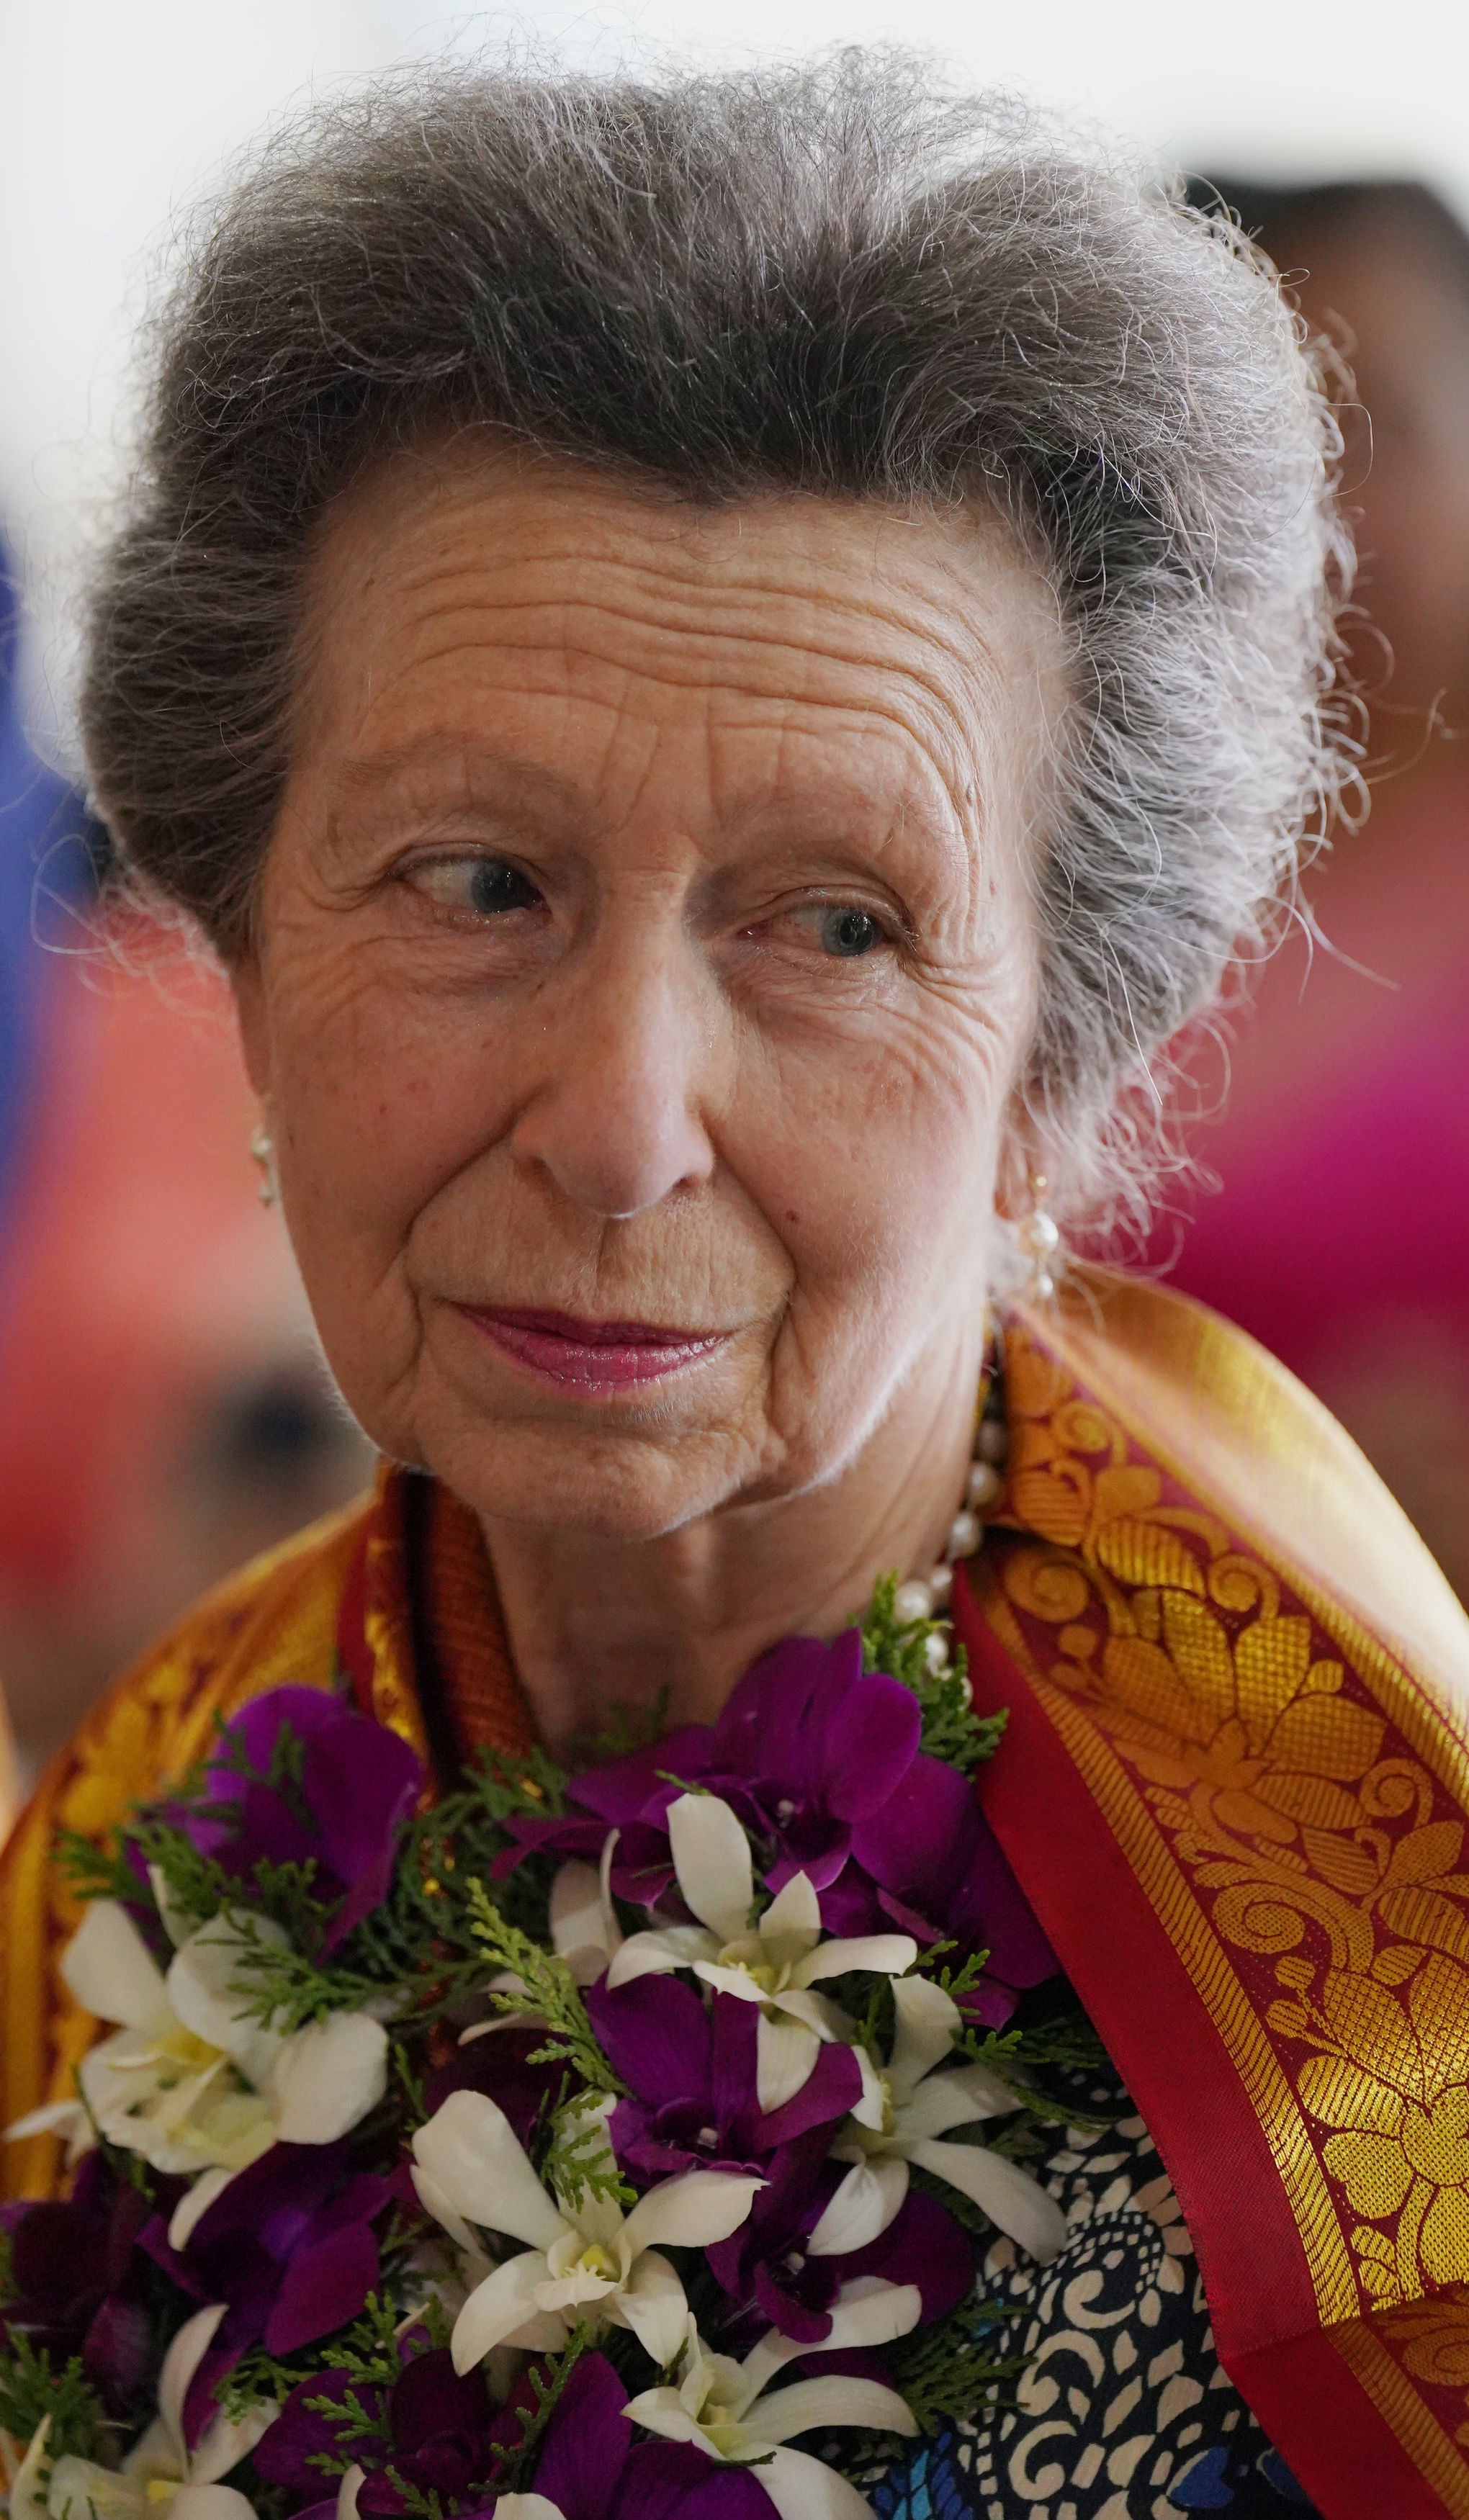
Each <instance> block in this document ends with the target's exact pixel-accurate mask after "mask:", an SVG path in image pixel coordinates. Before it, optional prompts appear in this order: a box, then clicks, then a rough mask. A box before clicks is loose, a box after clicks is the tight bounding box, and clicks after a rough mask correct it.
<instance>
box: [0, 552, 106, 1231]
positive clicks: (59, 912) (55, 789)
mask: <svg viewBox="0 0 1469 2520" xmlns="http://www.w3.org/2000/svg"><path fill="white" fill-rule="evenodd" d="M20 645H21V604H20V592H19V588H18V586H17V583H16V577H15V572H14V570H13V568H12V566H11V564H10V562H9V560H8V557H7V554H6V551H5V547H4V544H3V543H0V1236H3V1235H4V1232H5V1229H6V1223H7V1218H8V1213H9V1210H10V1205H11V1200H12V1196H13V1193H14V1191H15V1187H16V1182H17V1179H18V1177H19V1173H20V1167H21V1162H22V1158H23V1153H24V1149H25V1143H26V1136H27V1132H28V1129H29V1126H30V1123H31V1119H32V1117H33V1114H34V1111H35V1107H36V1096H37V1090H38V1086H39V1082H40V1072H41V1064H42V1058H43V1040H44V1024H43V1010H44V1004H45V998H46V993H47V986H48V982H49V980H50V979H51V978H52V977H53V975H54V967H53V965H52V964H51V961H50V955H49V952H48V948H47V945H46V943H45V942H44V941H43V940H44V938H45V935H46V932H47V927H48V923H49V925H50V927H51V929H52V931H53V933H55V931H56V929H57V926H58V922H59V919H64V918H65V905H66V904H67V903H69V902H70V903H77V902H78V901H79V900H80V899H81V898H82V897H84V896H85V894H86V892H87V890H88V887H89V884H90V882H91V879H92V868H93V858H92V835H93V831H94V827H93V826H92V825H91V823H90V821H89V818H88V815H87V812H86V808H85V806H84V804H83V802H82V799H81V798H80V796H79V795H78V794H77V793H76V791H75V789H74V788H72V787H69V786H68V784H67V782H66V781H65V780H64V779H61V778H58V776H57V774H56V772H55V771H53V770H49V769H47V767H46V765H45V764H44V763H43V762H41V761H40V760H38V759H37V757H36V755H35V753H34V752H33V751H32V750H31V748H30V745H29V743H28V742H26V738H25V731H24V728H23V723H22V718H21V706H20V697H19V694H18V691H17V687H16V686H17V674H18V670H19V660H20Z"/></svg>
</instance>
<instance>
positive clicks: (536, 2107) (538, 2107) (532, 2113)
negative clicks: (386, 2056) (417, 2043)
mask: <svg viewBox="0 0 1469 2520" xmlns="http://www.w3.org/2000/svg"><path fill="white" fill-rule="evenodd" d="M545 2044H546V2034H545V2032H544V2030H541V2029H533V2030H530V2029H526V2028H524V2027H523V2026H522V2025H521V2024H520V2023H519V2022H517V2021H514V2020H503V2021H496V2022H494V2023H493V2024H492V2025H491V2026H490V2027H488V2028H487V2029H485V2030H483V2031H482V2032H481V2034H480V2036H479V2037H478V2038H476V2039H471V2040H470V2041H469V2043H468V2045H467V2046H464V2047H457V2048H453V2049H451V2051H450V2053H449V2055H448V2057H447V2058H446V2059H445V2061H444V2062H443V2063H442V2064H441V2065H436V2066H434V2067H433V2068H432V2069H431V2071H430V2072H429V2074H428V2075H427V2076H426V2077H425V2081H424V2115H425V2117H426V2118H431V2117H433V2116H434V2115H435V2113H436V2110H438V2109H440V2108H441V2107H442V2106H443V2103H444V2101H445V2100H446V2099H447V2098H448V2096H449V2093H451V2092H483V2093H484V2094H485V2096H486V2098H488V2099H491V2100H494V2101H496V2102H498V2104H499V2106H500V2107H501V2108H502V2109H503V2110H504V2112H505V2115H506V2116H507V2118H508V2119H509V2120H510V2123H511V2125H512V2127H513V2128H514V2129H515V2132H516V2135H517V2137H518V2138H519V2140H520V2141H521V2142H522V2143H523V2144H528V2142H529V2141H530V2138H531V2137H532V2135H533V2134H534V2132H535V2129H536V2127H537V2125H538V2124H539V2123H540V2122H541V2120H542V2119H544V2118H545V2117H546V2115H547V2114H548V2113H549V2111H550V2110H551V2109H553V2108H555V2107H556V2105H557V2103H558V2102H559V2101H560V2100H561V2099H562V2098H563V2097H567V2098H569V2097H571V2095H572V2091H573V2088H574V2089H577V2090H579V2089H580V2085H579V2084H578V2083H577V2082H576V2078H575V2076H574V2074H573V2073H572V2072H571V2069H570V2068H569V2067H568V2066H567V2064H566V2063H565V2062H564V2061H562V2060H561V2059H555V2060H553V2061H551V2062H549V2063H544V2064H540V2065H532V2063H531V2062H530V2059H531V2057H532V2055H534V2053H535V2051H536V2050H537V2049H538V2048H544V2047H545Z"/></svg>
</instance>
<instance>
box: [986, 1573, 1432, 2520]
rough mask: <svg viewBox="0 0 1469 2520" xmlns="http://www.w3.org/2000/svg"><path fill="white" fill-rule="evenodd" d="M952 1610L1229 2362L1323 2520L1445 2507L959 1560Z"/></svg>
mask: <svg viewBox="0 0 1469 2520" xmlns="http://www.w3.org/2000/svg"><path fill="white" fill-rule="evenodd" d="M953 1612H954V1626H955V1630H956V1632H957V1635H958V1637H959V1641H960V1643H962V1644H963V1646H964V1648H965V1651H966V1653H967V1654H968V1656H969V1673H970V1679H971V1681H972V1683H973V1687H974V1703H975V1707H976V1709H977V1711H978V1712H979V1713H981V1714H993V1713H995V1712H996V1711H997V1710H998V1709H999V1708H1001V1707H1008V1709H1009V1723H1008V1725H1007V1727H1006V1731H1005V1737H1004V1740H1003V1742H1002V1744H1001V1746H1000V1749H999V1751H998V1753H997V1755H996V1756H995V1758H994V1759H992V1760H991V1761H990V1762H988V1764H987V1766H986V1767H985V1768H984V1769H982V1771H981V1772H980V1778H979V1795H980V1801H981V1804H982V1807H983V1809H984V1812H985V1816H986V1818H987V1821H988V1822H989V1824H990V1826H991V1827H992V1829H993V1830H994V1833H995V1836H996V1837H997V1838H998V1840H999V1842H1000V1845H1001V1847H1002V1849H1003V1851H1004V1854H1005V1856H1006V1859H1007V1861H1008V1862H1009V1865H1010V1867H1011V1869H1012V1870H1013V1872H1014V1873H1015V1876H1016V1878H1017V1880H1018V1881H1019V1883H1020V1886H1021V1888H1022V1890H1023V1891H1024V1892H1025V1894H1026V1897H1027V1898H1028V1899H1029V1901H1030V1903H1031V1905H1032V1907H1033V1910H1034V1912H1035V1914H1036V1916H1037V1917H1038V1919H1039V1921H1040V1924H1041V1927H1042V1929H1043V1931H1044V1932H1045V1934H1046V1936H1047V1937H1048V1939H1049V1941H1050V1943H1051V1946H1052V1948H1053V1950H1054V1951H1055V1953H1056V1956H1057V1958H1058V1959H1059V1960H1060V1962H1061V1964H1062V1967H1063V1968H1064V1969H1065V1970H1066V1973H1067V1975H1068V1977H1069V1978H1070V1979H1071V1981H1072V1983H1073V1985H1074V1986H1075V1987H1076V1989H1077V1992H1078V1994H1079V1997H1080V1999H1081V2001H1082V2003H1084V2004H1085V2006H1086V2009H1087V2011H1088V2013H1089V2014H1090V2016H1091V2019H1092V2020H1093V2022H1094V2023H1095V2025H1096V2028H1097V2032H1098V2035H1099V2036H1100V2037H1101V2039H1102V2040H1103V2041H1104V2042H1105V2044H1106V2047H1107V2050H1108V2053H1109V2055H1110V2056H1111V2057H1112V2059H1113V2061H1114V2063H1115V2064H1116V2066H1117V2069H1118V2071H1119V2073H1120V2074H1121V2076H1122V2078H1123V2080H1124V2082H1125V2085H1126V2087H1127V2089H1128V2091H1129V2092H1130V2093H1131V2094H1132V2097H1133V2098H1134V2100H1135V2101H1136V2103H1137V2106H1138V2109H1139V2111H1140V2113H1141V2115H1142V2116H1143V2118H1144V2119H1145V2120H1146V2122H1147V2127H1148V2131H1149V2133H1150V2135H1151V2136H1152V2138H1153V2140H1154V2142H1155V2143H1156V2144H1157V2146H1158V2151H1159V2155H1160V2158H1161V2159H1162V2162H1163V2165H1164V2168H1165V2169H1166V2170H1167V2172H1168V2174H1169V2177H1170V2179H1171V2181H1172V2183H1173V2190H1174V2193H1175V2195H1176V2196H1177V2199H1178V2203H1179V2207H1180V2209H1181V2211H1182V2214H1183V2219H1184V2221H1185V2223H1186V2224H1187V2226H1188V2230H1189V2236H1190V2238H1191V2239H1192V2241H1193V2244H1194V2249H1195V2252H1196V2254H1197V2257H1198V2262H1199V2273H1200V2275H1201V2276H1202V2278H1203V2283H1204V2290H1205V2294H1206V2297H1207V2299H1208V2302H1209V2309H1210V2316H1211V2318H1212V2321H1213V2325H1214V2334H1215V2342H1216V2345H1217V2348H1218V2354H1219V2360H1220V2362H1221V2363H1222V2364H1223V2366H1224V2368H1225V2370H1226V2371H1227V2372H1228V2374H1229V2377H1230V2378H1231V2380H1233V2382H1234V2384H1235V2386H1236V2387H1237V2388H1238V2390H1239V2391H1240V2394H1241V2396H1242V2397H1243V2398H1244V2399H1245V2401H1246V2403H1247V2405H1249V2406H1250V2407H1252V2408H1254V2410H1255V2412H1256V2414H1257V2415H1258V2416H1259V2418H1260V2421H1261V2423H1262V2426H1263V2428H1264V2431H1265V2433H1266V2434H1267V2436H1268V2438H1269V2440H1270V2441H1271V2443H1272V2444H1273V2445H1274V2447H1275V2449H1276V2450H1278V2452H1279V2453H1280V2455H1281V2457H1282V2458H1283V2459H1284V2460H1285V2461H1286V2464H1287V2465H1288V2466H1289V2468H1290V2470H1291V2472H1292V2474H1293V2475H1294V2476H1295V2478H1296V2479H1297V2481H1298V2483H1299V2484H1300V2485H1301V2487H1302V2488H1303V2490H1304V2491H1305V2492H1306V2493H1308V2494H1309V2495H1310V2496H1311V2498H1313V2500H1314V2501H1315V2502H1316V2503H1317V2504H1318V2506H1319V2508H1320V2510H1321V2511H1322V2512H1323V2513H1324V2514H1325V2515H1326V2520H1387V2514H1388V2513H1389V2512H1391V2513H1392V2515H1393V2520H1443V2514H1444V2505H1443V2502H1442V2501H1441V2500H1440V2498H1439V2497H1438V2495H1436V2494H1435V2493H1434V2492H1433V2491H1432V2489H1431V2487H1430V2486H1429V2484H1428V2482H1427V2480H1426V2478H1425V2477H1424V2476H1423V2475H1422V2474H1421V2472H1420V2471H1419V2469H1418V2468H1416V2467H1415V2466H1414V2465H1413V2464H1412V2463H1411V2461H1410V2460H1409V2458H1408V2456H1407V2453H1406V2452H1405V2451H1404V2449H1403V2447H1402V2445H1401V2443H1400V2441H1399V2440H1398V2439H1397V2437H1396V2435H1395V2434H1394V2433H1393V2432H1392V2430H1391V2428H1390V2427H1389V2425H1388V2424H1387V2423H1386V2422H1385V2421H1384V2419H1383V2417H1382V2416H1381V2415H1380V2414H1379V2413H1378V2411H1377V2409H1376V2408H1375V2407H1374V2406H1373V2405H1372V2403H1371V2401H1370V2399H1369V2398H1368V2397H1367V2396H1366V2394H1365V2392H1364V2391H1363V2390H1362V2389H1361V2388H1360V2387H1359V2385H1358V2384H1357V2382H1356V2381H1355V2380H1354V2377H1353V2375H1352V2373H1351V2371H1350V2370H1349V2369H1348V2368H1347V2365H1346V2364H1345V2363H1344V2362H1343V2361H1342V2359H1341V2357H1340V2356H1339V2355H1338V2354H1337V2352H1336V2350H1335V2348H1334V2347H1333V2346H1332V2344H1331V2342H1330V2339H1329V2337H1328V2336H1327V2335H1326V2333H1325V2332H1324V2331H1323V2330H1322V2328H1321V2326H1320V2324H1319V2320H1318V2316H1317V2311H1316V2304H1315V2295H1314V2291H1313V2289H1312V2285H1311V2280H1310V2273H1309V2269H1308V2265H1307V2262H1306V2253H1305V2251H1304V2249H1303V2247H1302V2245H1301V2239H1300V2235H1299V2233H1298V2232H1297V2229H1296V2225H1295V2220H1294V2217H1293V2215H1292V2213H1291V2210H1290V2205H1289V2202H1288V2200H1287V2198H1286V2195H1285V2191H1284V2189H1283V2187H1282V2185H1281V2182H1280V2176H1279V2173H1278V2171H1277V2170H1276V2167H1275V2163H1274V2161H1273V2159H1272V2157H1271V2154H1270V2149H1269V2146H1268V2144H1267V2143H1266V2141H1265V2138H1264V2135H1263V2133H1262V2129H1261V2126H1260V2122H1259V2119H1258V2118H1257V2116H1256V2114H1255V2110H1254V2108H1253V2106H1252V2104H1251V2101H1250V2098H1249V2095H1248V2093H1246V2091H1245V2089H1244V2086H1243V2084H1242V2083H1241V2081H1240V2078H1239V2075H1238V2074H1237V2073H1236V2071H1235V2068H1234V2066H1233V2065H1232V2063H1231V2062H1230V2059H1229V2055H1228V2052H1227V2050H1226V2048H1225V2047H1224V2044H1223V2042H1222V2040H1221V2039H1220V2037H1219V2035H1218V2032H1217V2030H1216V2028H1215V2026H1214V2023H1213V2022H1212V2020H1211V2019H1210V2017H1209V2013H1208V2011H1207V2009H1206V2007H1205V2004H1204V2003H1203V2000H1202V1998H1201V1997H1200V1995H1199V1994H1198V1991H1197V1990H1196V1988H1195V1986H1194V1984H1193V1981H1192V1979H1191V1978H1190V1977H1189V1975H1188V1972H1187V1970H1186V1968H1185V1967H1184V1964H1183V1962H1182V1960H1181V1959H1180V1958H1178V1955H1177V1953H1176V1952H1175V1951H1174V1950H1173V1948H1172V1945H1171V1943H1170V1942H1169V1940H1168V1937H1167V1935H1166V1934H1165V1932H1164V1930H1163V1928H1162V1926H1161V1924H1160V1923H1159V1920H1158V1917H1157V1915H1156V1914H1155V1913H1154V1911H1153V1908H1152V1905H1151V1903H1150V1901H1149V1900H1148V1898H1147V1896H1146V1894H1145V1892H1144V1891H1143V1889H1142V1887H1141V1885H1140V1884H1139V1882H1138V1881H1137V1879H1136V1876H1135V1875H1134V1873H1133V1871H1132V1868H1131V1866H1130V1865H1129V1864H1128V1862H1127V1859H1126V1857H1125V1854H1124V1853H1123V1850H1122V1848H1121V1847H1120V1846H1119V1845H1118V1843H1117V1840H1116V1838H1115V1837H1114V1836H1113V1834H1112V1831H1111V1830H1110V1828H1109V1827H1108V1825H1107V1823H1106V1821H1105V1819H1104V1818H1103V1816H1102V1814H1101V1812H1100V1811H1099V1810H1098V1808H1097V1805H1096V1802H1095V1801H1094V1799H1093V1797H1092V1795H1091V1793H1090V1792H1089V1790H1088V1788H1087V1786H1086V1783H1085V1781H1084V1779H1083V1778H1082V1777H1081V1776H1080V1775H1079V1772H1078V1770H1077V1768H1076V1766H1075V1764H1074V1762H1073V1761H1072V1759H1071V1758H1070V1756H1069V1755H1068V1752H1067V1749H1066V1746H1065V1743H1064V1742H1063V1741H1062V1739H1061V1736H1060V1734H1059V1733H1057V1731H1056V1729H1055V1727H1054V1725H1053V1724H1052V1723H1051V1721H1050V1719H1049V1717H1048V1716H1047V1714H1046V1712H1045V1710H1044V1708H1043V1706H1042V1705H1041V1704H1040V1701H1039V1699H1038V1698H1037V1697H1036V1695H1035V1692H1034V1690H1033V1688H1032V1687H1031V1684H1030V1682H1029V1681H1028V1680H1027V1678H1026V1675H1025V1673H1024V1671H1023V1670H1022V1669H1021V1667H1020V1665H1019V1664H1018V1663H1017V1662H1016V1661H1015V1660H1014V1658H1013V1656H1012V1655H1011V1654H1010V1653H1009V1652H1008V1651H1007V1649H1006V1648H1005V1646H1004V1645H1003V1644H1002V1643H1001V1642H1000V1640H999V1638H998V1637H997V1636H996V1635H995V1633H994V1631H993V1629H992V1628H990V1627H989V1626H988V1625H987V1622H986V1621H985V1619H984V1617H983V1615H982V1613H981V1612H980V1610H979V1608H978V1606H977V1605H976V1603H975V1600H974V1598H973V1595H972V1594H971V1592H970V1591H969V1587H968V1582H967V1579H966V1577H965V1575H964V1573H963V1571H962V1570H961V1571H960V1575H959V1579H958V1581H957V1582H956V1584H955V1586H954V1600H953Z"/></svg>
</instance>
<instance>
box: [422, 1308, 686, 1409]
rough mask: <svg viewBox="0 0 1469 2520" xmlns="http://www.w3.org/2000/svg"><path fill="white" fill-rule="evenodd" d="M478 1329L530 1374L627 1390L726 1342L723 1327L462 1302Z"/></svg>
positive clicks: (580, 1386) (586, 1387)
mask: <svg viewBox="0 0 1469 2520" xmlns="http://www.w3.org/2000/svg"><path fill="white" fill-rule="evenodd" d="M459 1310H460V1311H461V1312H462V1313H463V1314H464V1317H465V1319H466V1320H467V1321H471V1322H473V1323H474V1325H475V1328H476V1329H478V1330H482V1332H483V1334H484V1336H485V1337H486V1338H488V1339H493V1341H494V1343H495V1345H496V1347H498V1348H500V1349H502V1350H503V1352H504V1353H505V1355H507V1356H511V1357H514V1359H515V1361H516V1363H517V1364H518V1365H523V1366H525V1367H527V1368H528V1371H529V1372H530V1373H539V1374H543V1375H545V1377H546V1379H547V1380H548V1381H551V1382H560V1383H562V1384H565V1385H570V1386H571V1387H572V1388H573V1389H574V1390H577V1391H625V1390H627V1389H629V1388H631V1387H632V1386H634V1385H636V1384H638V1383H643V1382H657V1381H660V1380H661V1379H662V1377H663V1376H664V1375H665V1374H668V1373H678V1372H680V1370H681V1369H682V1368H683V1367H684V1366H687V1365H694V1364H697V1363H698V1361H699V1359H700V1358H701V1357H706V1356H711V1355H712V1353H713V1351H714V1349H715V1348H717V1347H722V1346H723V1344H724V1340H725V1337H726V1335H727V1333H726V1332H725V1331H723V1330H670V1329H664V1328H661V1327H659V1326H658V1325H657V1324H655V1323H652V1322H587V1321H579V1320H577V1319H576V1318H575V1316H574V1314H571V1313H541V1312H525V1311H522V1310H520V1309H519V1308H518V1307H516V1306H514V1305H510V1304H461V1305H460V1307H459Z"/></svg>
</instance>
